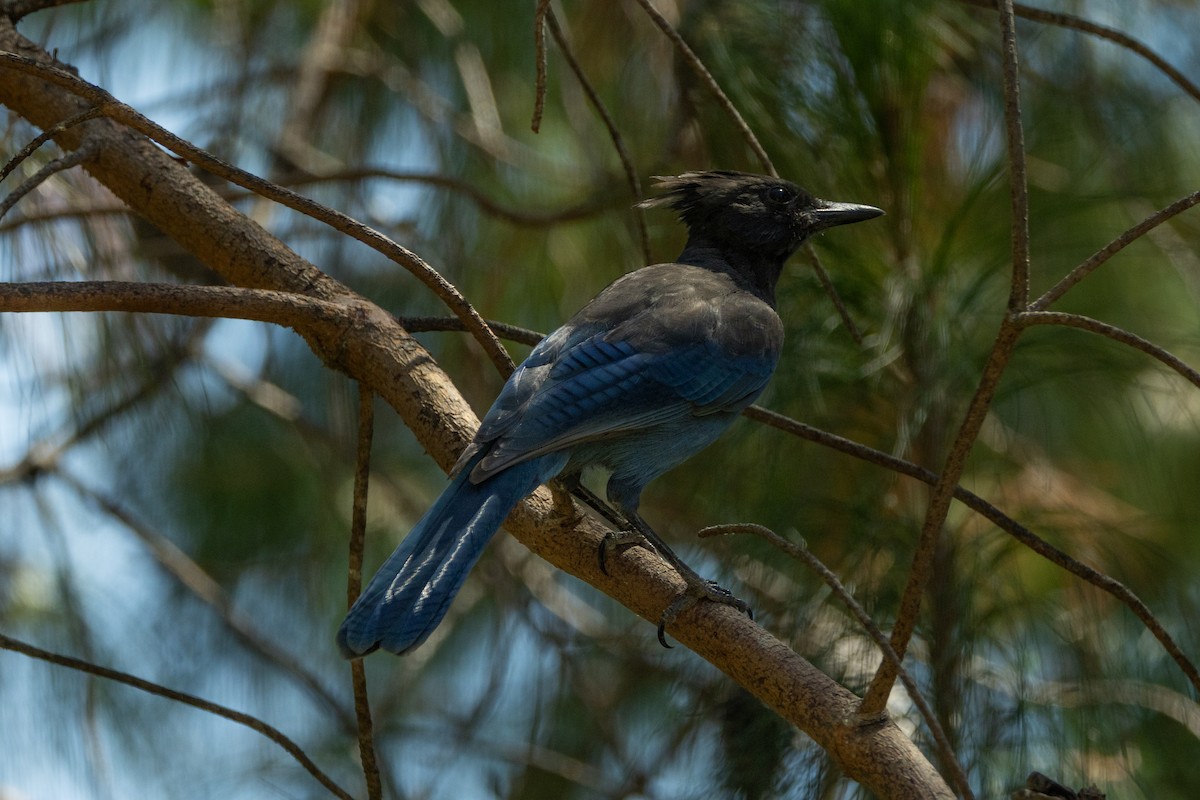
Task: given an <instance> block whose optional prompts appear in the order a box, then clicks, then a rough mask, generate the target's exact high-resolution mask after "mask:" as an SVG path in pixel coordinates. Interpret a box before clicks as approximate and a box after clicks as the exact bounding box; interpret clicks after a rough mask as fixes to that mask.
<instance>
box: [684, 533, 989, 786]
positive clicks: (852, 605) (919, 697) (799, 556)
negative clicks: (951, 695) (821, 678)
mask: <svg viewBox="0 0 1200 800" xmlns="http://www.w3.org/2000/svg"><path fill="white" fill-rule="evenodd" d="M733 533H748V534H751V535H753V536H758V537H759V538H761V539H765V540H766V541H768V542H770V543H771V544H772V545H773V546H775V547H776V548H777V549H779V550H782V551H783V552H784V553H786V554H787V555H789V556H791V557H792V558H794V559H796V560H797V561H803V562H804V563H805V564H806V565H807V566H808V568H809V569H811V570H812V571H813V572H815V573H817V575H819V576H820V578H821V580H823V581H825V585H826V586H828V587H829V588H830V589H831V590H832V591H833V593H834V594H835V595H837V597H838V599H839V600H841V601H842V604H843V605H844V606H846V608H847V609H849V610H850V613H851V614H853V615H854V618H855V619H857V620H858V624H859V625H861V626H862V628H863V630H865V631H866V632H867V634H868V635H869V636H870V637H871V639H872V640H873V641H874V642H875V644H876V646H877V647H879V651H880V653H882V654H883V658H884V660H887V661H891V662H892V663H893V664H894V665H895V667H896V673H897V674H898V675H899V676H900V682H901V683H903V684H904V688H905V690H907V691H908V696H909V698H911V699H912V701H913V704H914V705H916V707H917V711H918V712H920V714H921V718H922V719H924V720H925V724H926V726H928V728H929V732H930V733H931V734H933V740H934V743H935V744H936V745H937V750H938V755H939V756H941V759H942V765H943V766H944V767H945V768H946V769H948V770H950V775H951V777H952V778H953V779H954V788H955V789H957V790H958V793H959V795H960V796H962V797H963V798H965V799H966V800H974V798H975V795H974V793H973V792H972V791H971V784H970V782H969V781H968V780H967V775H966V772H964V771H963V768H962V764H960V763H959V761H958V756H956V755H955V754H954V747H953V746H952V745H951V744H950V739H949V738H948V737H947V736H946V732H945V731H944V730H942V725H941V723H939V722H938V718H937V715H936V714H934V713H933V709H932V708H931V707H930V706H929V703H928V701H926V700H925V695H924V694H922V693H921V689H920V687H919V686H917V682H916V681H915V680H913V677H912V676H911V675H909V674H908V670H906V669H904V664H903V663H902V661H901V659H900V656H899V655H898V654H897V653H896V651H895V650H893V649H892V645H891V643H889V642H888V639H887V637H886V636H884V634H883V631H881V630H880V629H879V626H878V625H876V624H875V620H873V619H871V615H870V614H868V613H867V610H866V609H865V608H863V607H862V605H861V604H860V603H859V602H858V601H857V600H855V599H854V595H852V594H851V593H850V591H849V590H848V589H847V588H846V587H845V586H844V585H843V584H842V581H841V580H840V579H839V578H838V576H837V574H836V573H834V571H833V570H831V569H830V568H829V567H827V566H825V564H824V563H822V561H821V559H819V558H817V557H816V555H814V554H813V552H812V551H811V550H809V549H808V547H807V546H806V545H805V544H804V542H803V541H801V542H800V543H799V544H796V543H795V542H791V541H789V540H787V539H785V538H783V537H782V536H780V535H779V534H777V533H775V531H773V530H771V529H770V528H767V527H765V526H763V525H756V524H754V523H733V524H729V525H711V526H709V527H707V528H702V529H701V530H700V531H698V532H697V533H696V535H697V536H699V537H701V538H707V537H709V536H724V535H728V534H733Z"/></svg>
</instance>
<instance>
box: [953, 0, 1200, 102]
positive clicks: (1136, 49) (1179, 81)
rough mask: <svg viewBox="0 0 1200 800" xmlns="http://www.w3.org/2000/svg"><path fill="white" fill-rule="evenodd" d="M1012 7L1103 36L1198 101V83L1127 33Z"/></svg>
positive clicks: (990, 4) (991, 1) (980, 1)
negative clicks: (1156, 70)
mask: <svg viewBox="0 0 1200 800" xmlns="http://www.w3.org/2000/svg"><path fill="white" fill-rule="evenodd" d="M962 2H964V3H967V4H968V5H973V6H979V7H980V8H990V9H993V10H995V8H996V2H997V0H962ZM1013 10H1014V11H1016V14H1017V16H1018V17H1024V18H1025V19H1032V20H1036V21H1038V22H1046V23H1049V24H1050V25H1058V26H1059V27H1062V28H1071V29H1074V30H1077V31H1083V32H1084V33H1090V34H1092V35H1093V36H1096V37H1099V38H1101V39H1107V40H1108V41H1110V42H1113V43H1114V44H1117V45H1119V46H1120V47H1124V48H1125V49H1126V50H1129V51H1131V52H1133V53H1136V54H1137V55H1139V56H1141V57H1142V58H1144V59H1146V60H1147V61H1149V62H1150V63H1151V64H1153V65H1154V66H1155V67H1156V68H1157V69H1158V70H1159V71H1160V72H1162V73H1163V74H1164V75H1166V76H1167V77H1168V78H1170V79H1171V80H1172V81H1173V82H1174V83H1175V85H1176V86H1178V87H1179V88H1180V89H1182V90H1183V91H1185V92H1187V93H1188V94H1189V95H1191V96H1192V97H1193V98H1194V99H1195V100H1197V101H1200V86H1197V85H1196V84H1194V83H1192V82H1191V81H1190V80H1189V79H1188V78H1187V76H1185V75H1184V74H1183V73H1182V72H1180V71H1179V70H1177V69H1175V68H1174V67H1173V66H1171V65H1170V64H1169V63H1167V60H1166V59H1164V58H1163V57H1162V56H1160V55H1159V54H1158V53H1156V52H1154V51H1153V50H1151V49H1150V48H1149V47H1147V46H1146V45H1144V44H1142V43H1141V42H1139V41H1138V40H1137V39H1134V38H1133V37H1132V36H1130V35H1129V34H1127V33H1125V32H1123V31H1119V30H1117V29H1115V28H1109V27H1106V26H1104V25H1097V24H1096V23H1095V22H1091V21H1089V20H1086V19H1083V18H1082V17H1076V16H1074V15H1072V14H1060V13H1058V12H1056V11H1046V10H1044V9H1040V8H1032V7H1030V6H1026V5H1022V4H1020V3H1017V4H1014V5H1013Z"/></svg>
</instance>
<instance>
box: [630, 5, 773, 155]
mask: <svg viewBox="0 0 1200 800" xmlns="http://www.w3.org/2000/svg"><path fill="white" fill-rule="evenodd" d="M637 2H638V5H640V6H641V7H642V8H643V9H644V10H645V12H646V15H647V16H648V17H650V19H651V20H652V21H653V22H654V24H655V25H657V26H658V29H659V30H661V31H662V32H663V33H664V34H666V36H667V38H668V39H670V40H671V44H673V45H675V49H676V50H678V51H679V55H680V57H682V58H683V61H684V63H685V64H687V65H688V66H689V67H691V69H692V71H693V72H695V73H696V76H697V77H699V78H700V82H701V83H703V84H704V85H705V86H706V87H708V90H709V92H711V93H712V96H713V97H714V98H716V100H717V103H718V105H720V106H721V108H723V109H725V113H727V114H729V116H730V118H731V119H732V120H733V124H734V125H736V126H737V129H738V130H739V131H740V132H741V134H742V138H744V139H745V140H746V144H748V145H749V146H750V149H751V150H753V151H754V155H756V156H758V160H759V162H761V163H762V167H763V170H764V171H765V172H767V173H768V174H769V175H772V176H774V177H779V172H778V171H777V170H776V169H775V165H774V164H773V163H772V162H771V157H770V156H768V155H767V151H766V150H765V149H764V148H763V146H762V144H761V143H760V142H759V141H758V137H757V136H755V135H754V131H753V130H751V129H750V126H749V125H747V124H746V120H745V119H743V118H742V115H741V113H740V112H738V110H737V106H735V105H734V104H733V101H732V100H730V99H729V95H727V94H725V91H724V90H723V89H721V85H720V84H719V83H717V79H716V78H714V77H713V74H712V73H711V72H709V71H708V67H706V66H704V62H703V61H701V60H700V57H699V56H697V55H696V53H695V51H693V50H692V48H690V47H688V43H687V42H685V41H684V40H683V37H682V36H680V35H679V31H677V30H675V26H674V25H672V24H671V23H670V21H669V20H668V19H667V18H666V17H664V16H663V15H662V12H660V11H659V10H658V9H657V8H655V7H654V5H653V4H652V3H651V2H650V0H637Z"/></svg>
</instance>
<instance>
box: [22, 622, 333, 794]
mask: <svg viewBox="0 0 1200 800" xmlns="http://www.w3.org/2000/svg"><path fill="white" fill-rule="evenodd" d="M0 649H2V650H11V651H12V652H14V653H20V654H21V655H24V656H28V657H29V658H36V659H38V660H40V661H46V662H49V663H51V664H55V665H57V666H60V667H66V668H67V669H73V670H76V671H77V672H84V673H87V674H88V675H95V676H96V677H99V678H105V679H106V680H110V681H115V682H117V683H123V684H125V685H126V686H131V687H133V688H134V689H138V690H140V691H143V692H146V693H147V694H152V695H157V696H158V697H165V698H167V699H168V700H174V701H175V702H177V703H183V704H184V705H188V706H191V707H192V708H198V709H200V710H201V711H207V712H208V713H209V714H214V715H216V716H218V717H224V718H225V719H227V720H230V721H231V722H236V723H237V724H239V725H244V726H246V727H247V728H249V729H250V730H252V731H255V732H256V733H260V734H262V735H263V736H265V737H267V738H268V739H270V740H271V741H273V742H275V743H276V744H277V745H279V746H280V747H282V748H283V749H284V750H285V751H286V752H287V753H288V755H290V756H291V757H292V758H294V759H296V761H297V762H299V764H300V766H302V767H304V769H305V771H306V772H308V774H309V775H312V776H313V777H314V778H316V779H317V781H318V782H320V784H321V785H322V786H324V787H325V788H326V789H328V790H329V792H330V793H331V794H333V795H334V796H335V797H339V798H341V799H342V800H354V797H353V795H351V794H350V793H349V792H347V791H346V790H345V789H343V788H342V787H340V786H338V785H337V784H336V783H334V781H333V779H332V778H330V777H329V776H328V775H326V774H325V773H324V772H322V771H321V768H320V767H318V766H317V765H316V763H314V762H313V760H312V759H311V758H309V757H308V754H307V753H305V752H304V750H303V749H301V748H300V746H299V745H298V744H296V743H295V742H294V741H292V740H291V739H289V738H288V737H287V736H284V735H283V733H282V732H281V731H280V730H279V729H278V728H276V727H274V726H272V725H268V724H267V723H265V722H263V721H262V720H260V719H258V718H257V717H252V716H250V715H249V714H243V713H242V712H240V711H234V710H233V709H231V708H229V707H227V706H223V705H219V704H217V703H213V702H211V701H208V700H205V699H203V698H200V697H196V696H195V695H191V694H186V693H184V692H177V691H175V690H174V689H168V688H167V687H166V686H162V685H161V684H157V683H152V682H150V681H147V680H144V679H142V678H138V677H136V676H134V675H130V674H129V673H127V672H120V671H119V670H115V669H109V668H108V667H101V666H99V665H97V664H92V663H89V662H87V661H82V660H80V659H78V658H72V657H71V656H64V655H60V654H58V653H52V652H50V651H49V650H42V649H41V648H39V647H34V646H33V645H31V644H26V643H25V642H22V641H20V640H19V639H13V638H12V637H10V636H5V635H4V634H2V633H0Z"/></svg>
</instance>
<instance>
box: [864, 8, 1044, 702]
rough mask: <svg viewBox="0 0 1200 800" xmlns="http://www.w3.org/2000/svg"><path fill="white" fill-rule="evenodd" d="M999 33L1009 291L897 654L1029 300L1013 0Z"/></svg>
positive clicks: (889, 677) (915, 578) (945, 472)
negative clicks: (1008, 205)
mask: <svg viewBox="0 0 1200 800" xmlns="http://www.w3.org/2000/svg"><path fill="white" fill-rule="evenodd" d="M1000 38H1001V45H1002V54H1003V58H1004V97H1005V102H1004V116H1005V123H1006V128H1007V131H1008V158H1009V173H1010V174H1009V180H1010V183H1011V187H1010V191H1011V196H1012V215H1013V219H1012V259H1013V265H1012V286H1011V289H1010V292H1009V300H1008V314H1007V315H1006V316H1005V317H1004V319H1002V320H1001V322H1000V330H999V332H998V333H997V334H996V340H995V342H994V343H993V345H992V350H991V353H989V355H988V359H987V362H986V363H985V364H984V367H983V372H982V374H981V375H980V378H979V384H978V386H977V387H976V389H975V394H974V395H973V396H972V397H971V402H970V403H969V404H968V406H967V411H966V413H965V414H964V415H963V420H962V422H961V423H960V425H959V428H958V432H957V433H956V434H955V436H954V440H953V442H952V443H951V445H950V452H949V453H948V454H947V456H946V461H945V464H944V465H943V466H942V472H941V474H940V475H939V476H938V479H937V482H936V483H935V484H934V486H933V491H932V492H931V493H930V496H929V505H928V507H927V508H926V511H925V521H924V523H922V525H921V536H920V539H919V540H918V542H917V547H916V552H915V553H914V555H913V564H912V569H911V571H910V572H909V576H908V582H907V583H906V584H905V587H904V593H903V595H902V596H901V598H900V611H899V614H898V615H897V617H896V622H895V625H894V626H893V627H892V647H893V648H895V650H896V652H897V653H898V654H899V655H900V657H901V658H903V657H904V654H905V651H906V650H907V649H908V644H909V641H910V640H911V639H912V635H913V632H914V631H915V630H916V627H917V619H918V617H919V615H920V611H921V599H922V597H923V596H924V594H925V591H926V589H927V588H928V586H929V581H930V579H931V578H932V575H933V557H934V553H935V551H936V550H937V544H938V539H939V537H940V536H941V532H942V528H943V527H944V526H945V523H946V515H947V514H948V513H949V511H950V502H951V499H952V498H953V496H954V492H955V488H956V487H957V486H958V483H959V482H960V480H961V479H962V475H963V471H964V470H965V469H966V465H967V456H969V455H970V453H971V449H972V447H973V446H974V444H975V440H976V438H977V437H978V436H979V430H980V428H981V427H982V426H983V422H984V420H985V419H986V418H987V414H988V409H989V408H990V406H991V403H992V399H993V398H994V397H995V395H996V389H997V387H998V386H999V385H1000V378H1001V376H1002V375H1003V374H1004V370H1005V368H1006V367H1007V366H1008V362H1009V360H1010V359H1011V358H1012V352H1013V348H1014V347H1015V346H1016V343H1017V339H1018V337H1019V336H1020V328H1019V327H1018V326H1017V324H1016V323H1015V321H1014V319H1015V318H1014V315H1015V314H1017V313H1018V312H1020V311H1024V310H1025V304H1026V303H1028V299H1029V213H1028V191H1029V188H1028V186H1027V185H1026V181H1025V154H1024V150H1023V148H1024V134H1023V133H1022V126H1021V103H1020V93H1019V82H1020V81H1019V74H1020V71H1019V66H1018V63H1017V45H1016V38H1015V34H1014V22H1013V12H1012V0H1002V5H1001V11H1000ZM895 681H896V669H895V667H894V666H893V665H892V663H891V662H889V661H886V660H885V661H883V662H882V663H881V664H880V665H879V669H878V670H877V671H876V673H875V677H874V678H872V679H871V683H870V685H869V686H868V687H867V692H866V696H865V698H864V699H863V707H862V713H864V714H873V713H879V712H881V711H882V710H883V709H884V708H885V707H886V706H887V699H888V695H889V694H891V690H892V686H893V685H894V684H895Z"/></svg>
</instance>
